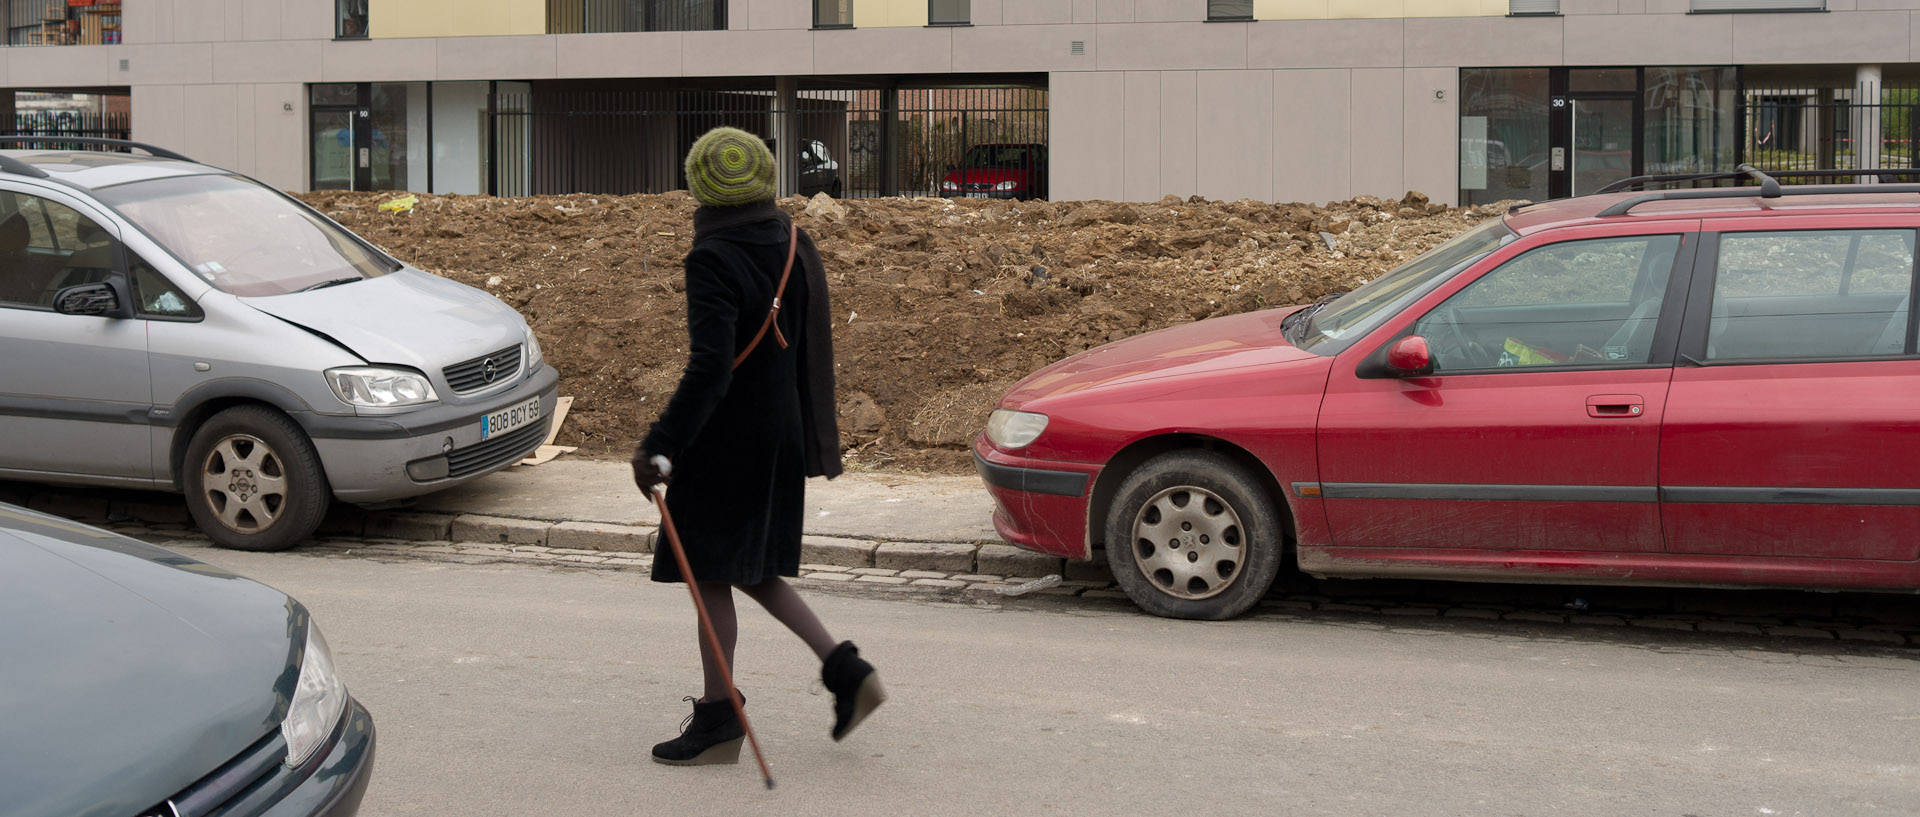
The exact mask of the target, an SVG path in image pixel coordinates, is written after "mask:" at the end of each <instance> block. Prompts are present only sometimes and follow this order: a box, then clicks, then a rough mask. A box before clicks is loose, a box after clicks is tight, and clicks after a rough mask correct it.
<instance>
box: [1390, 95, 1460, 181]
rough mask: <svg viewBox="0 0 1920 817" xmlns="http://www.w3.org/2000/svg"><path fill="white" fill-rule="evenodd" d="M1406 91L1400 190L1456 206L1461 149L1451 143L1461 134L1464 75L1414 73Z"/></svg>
mask: <svg viewBox="0 0 1920 817" xmlns="http://www.w3.org/2000/svg"><path fill="white" fill-rule="evenodd" d="M1401 87H1402V88H1403V89H1405V91H1406V103H1405V106H1404V107H1403V108H1401V115H1402V117H1403V120H1404V121H1403V123H1402V128H1401V132H1402V136H1401V139H1400V145H1401V153H1400V155H1401V157H1402V159H1401V168H1402V170H1401V173H1402V181H1401V186H1402V187H1403V188H1405V189H1406V190H1418V191H1420V192H1422V193H1425V194H1427V196H1428V197H1430V198H1432V199H1433V200H1434V201H1441V202H1452V201H1454V200H1455V198H1456V197H1457V196H1458V191H1459V189H1460V146H1459V144H1458V142H1456V141H1455V140H1454V139H1452V138H1450V136H1451V135H1452V134H1456V133H1459V132H1460V72H1459V71H1456V70H1454V69H1451V68H1409V69H1407V71H1406V73H1405V74H1403V75H1402V77H1401Z"/></svg>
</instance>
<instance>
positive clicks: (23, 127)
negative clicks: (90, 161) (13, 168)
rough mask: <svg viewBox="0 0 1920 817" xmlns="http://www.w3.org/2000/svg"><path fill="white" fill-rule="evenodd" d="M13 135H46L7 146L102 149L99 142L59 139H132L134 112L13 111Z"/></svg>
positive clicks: (49, 148)
mask: <svg viewBox="0 0 1920 817" xmlns="http://www.w3.org/2000/svg"><path fill="white" fill-rule="evenodd" d="M9 135H13V136H46V137H49V138H48V139H47V140H46V141H33V142H18V143H10V144H8V145H7V147H9V148H19V149H26V150H103V149H107V148H102V147H100V146H98V145H85V144H78V143H74V142H61V141H60V140H59V139H58V138H57V137H61V136H88V137H101V138H106V139H131V138H132V137H133V115H132V114H128V113H100V112H97V111H75V110H37V111H19V112H16V113H15V114H14V115H13V131H12V132H11V133H10V134H9Z"/></svg>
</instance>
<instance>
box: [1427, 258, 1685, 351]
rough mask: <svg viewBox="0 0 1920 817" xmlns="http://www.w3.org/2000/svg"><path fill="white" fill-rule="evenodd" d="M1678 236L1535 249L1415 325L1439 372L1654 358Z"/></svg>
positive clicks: (1495, 271)
mask: <svg viewBox="0 0 1920 817" xmlns="http://www.w3.org/2000/svg"><path fill="white" fill-rule="evenodd" d="M1679 249H1680V236H1678V235H1644V236H1629V237H1622V238H1598V239H1587V240H1581V241H1564V242H1561V243H1558V244H1550V245H1547V246H1544V247H1539V248H1536V249H1533V250H1529V251H1527V252H1526V253H1524V254H1522V255H1520V256H1518V257H1516V258H1513V259H1512V260H1509V261H1507V262H1506V263H1504V264H1502V265H1500V267H1499V268H1497V269H1495V270H1493V271H1492V272H1489V273H1487V274H1485V275H1482V276H1480V278H1479V279H1478V280H1476V281H1474V282H1473V283H1472V284H1469V285H1467V287H1466V288H1465V289H1462V290H1460V291H1459V292H1457V293H1454V295H1453V297H1450V298H1448V299H1447V300H1446V301H1445V302H1443V303H1441V304H1440V305H1439V306H1438V307H1435V308H1434V309H1433V311H1431V312H1428V313H1427V314H1426V315H1425V316H1422V317H1421V318H1420V320H1419V321H1417V322H1415V323H1414V333H1415V334H1417V335H1420V336H1422V337H1424V338H1426V339H1427V343H1428V345H1429V348H1430V349H1431V350H1432V354H1433V361H1434V370H1435V371H1461V370H1475V369H1502V368H1524V367H1539V366H1623V365H1635V364H1640V365H1644V364H1647V363H1649V362H1650V360H1651V354H1652V351H1653V333H1654V327H1655V325H1656V324H1657V323H1658V322H1659V318H1660V306H1661V304H1662V303H1663V302H1664V301H1665V297H1666V288H1667V279H1668V277H1669V276H1670V275H1671V274H1672V271H1673V261H1674V255H1675V253H1677V252H1679Z"/></svg>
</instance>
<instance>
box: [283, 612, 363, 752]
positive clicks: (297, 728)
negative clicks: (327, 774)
mask: <svg viewBox="0 0 1920 817" xmlns="http://www.w3.org/2000/svg"><path fill="white" fill-rule="evenodd" d="M346 707H347V687H346V685H345V684H342V683H340V676H338V675H335V674H333V653H332V652H331V651H329V650H328V649H327V639H326V638H324V637H322V636H321V635H320V628H319V627H318V626H316V625H315V624H314V623H313V620H312V619H311V618H309V619H308V620H307V649H306V651H305V652H304V653H303V654H302V655H301V656H300V680H299V681H298V682H297V683H295V684H294V687H293V703H291V704H289V705H288V706H287V717H286V719H285V720H282V721H280V735H281V737H284V738H286V739H287V765H288V766H299V765H300V764H302V763H305V762H307V759H308V758H310V757H313V753H314V751H315V750H317V749H319V748H320V746H321V745H322V744H325V743H326V742H327V736H329V735H332V734H333V725H334V724H336V723H339V722H340V713H341V711H342V710H345V709H346Z"/></svg>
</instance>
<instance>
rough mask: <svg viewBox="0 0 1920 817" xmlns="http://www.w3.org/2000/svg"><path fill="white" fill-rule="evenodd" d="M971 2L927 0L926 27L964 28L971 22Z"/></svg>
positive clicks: (970, 0) (971, 0) (963, 0)
mask: <svg viewBox="0 0 1920 817" xmlns="http://www.w3.org/2000/svg"><path fill="white" fill-rule="evenodd" d="M972 5H973V0H927V25H930V26H964V25H967V24H968V23H971V22H973V20H972V13H973V12H972V8H971V7H972Z"/></svg>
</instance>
